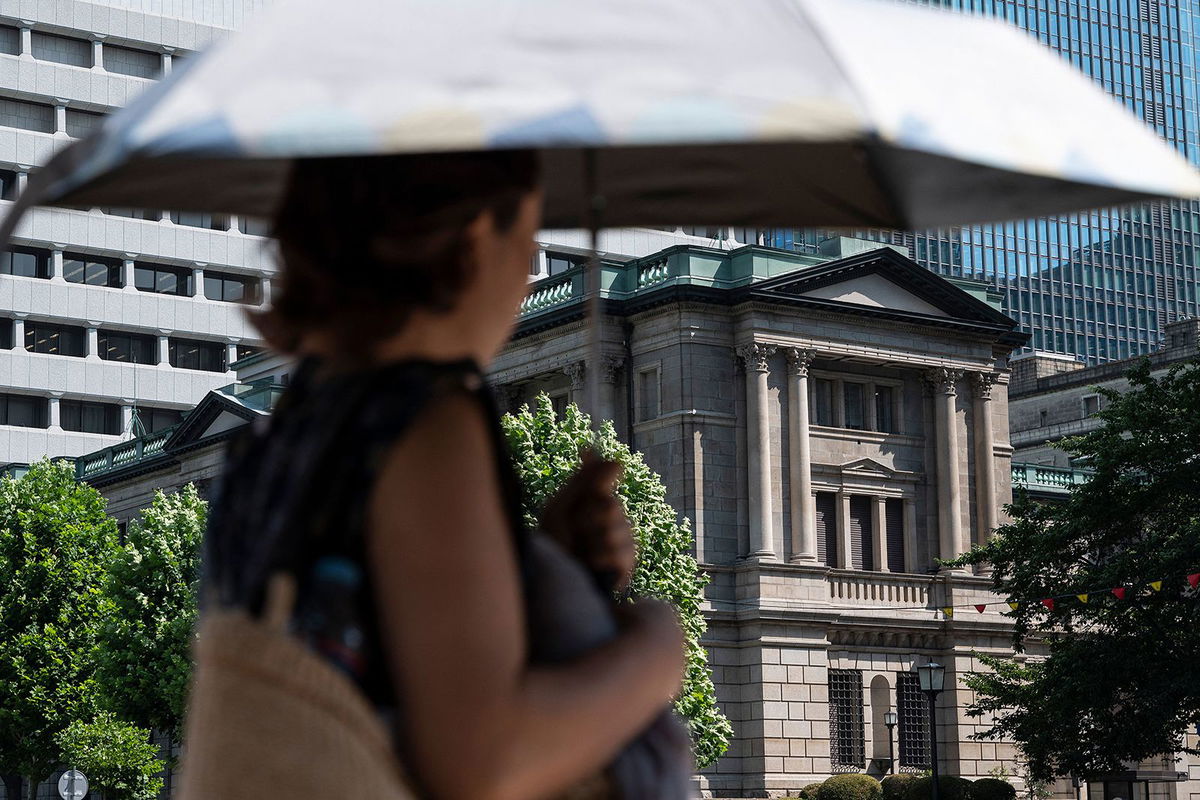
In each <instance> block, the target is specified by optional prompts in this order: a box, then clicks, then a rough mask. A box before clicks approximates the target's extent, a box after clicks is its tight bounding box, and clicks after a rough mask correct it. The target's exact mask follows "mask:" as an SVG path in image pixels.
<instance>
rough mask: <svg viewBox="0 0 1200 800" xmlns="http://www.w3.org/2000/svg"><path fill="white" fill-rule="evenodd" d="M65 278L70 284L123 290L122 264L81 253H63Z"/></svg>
mask: <svg viewBox="0 0 1200 800" xmlns="http://www.w3.org/2000/svg"><path fill="white" fill-rule="evenodd" d="M63 278H65V279H66V280H67V281H68V282H69V283H83V284H87V285H88V286H108V287H111V288H114V289H119V288H121V285H122V284H121V262H120V261H117V260H115V259H111V258H99V257H97V256H87V255H82V254H79V253H63Z"/></svg>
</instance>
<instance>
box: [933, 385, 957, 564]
mask: <svg viewBox="0 0 1200 800" xmlns="http://www.w3.org/2000/svg"><path fill="white" fill-rule="evenodd" d="M960 377H962V371H961V370H956V369H946V368H944V367H941V368H938V369H931V370H929V371H928V372H926V373H925V378H926V380H927V381H928V383H929V386H930V388H931V389H932V390H933V402H934V410H935V413H936V417H937V435H936V437H935V439H934V446H935V447H936V448H937V484H938V542H939V547H938V550H939V552H940V557H941V558H944V559H949V558H954V557H955V556H957V555H959V554H960V553H962V552H963V544H964V539H963V533H962V488H961V487H960V486H959V475H958V431H957V426H956V425H955V413H954V405H955V403H954V401H955V398H956V397H957V396H958V393H957V390H956V388H955V384H956V383H957V382H958V379H959V378H960Z"/></svg>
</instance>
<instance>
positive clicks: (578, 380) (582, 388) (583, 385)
mask: <svg viewBox="0 0 1200 800" xmlns="http://www.w3.org/2000/svg"><path fill="white" fill-rule="evenodd" d="M562 371H563V374H564V375H566V376H567V378H569V379H570V381H571V402H572V403H574V404H575V405H577V406H579V407H580V408H583V407H584V406H586V405H587V403H586V402H585V398H586V396H587V391H586V389H587V365H586V364H584V363H583V362H582V361H572V362H571V363H570V364H567V365H566V366H565V367H563V368H562ZM583 410H584V411H586V412H587V413H589V414H591V413H593V411H592V409H590V408H583Z"/></svg>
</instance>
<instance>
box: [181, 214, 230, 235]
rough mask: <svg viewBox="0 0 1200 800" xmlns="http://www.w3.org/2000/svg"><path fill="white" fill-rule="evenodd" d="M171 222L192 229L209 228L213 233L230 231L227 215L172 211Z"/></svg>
mask: <svg viewBox="0 0 1200 800" xmlns="http://www.w3.org/2000/svg"><path fill="white" fill-rule="evenodd" d="M171 221H172V222H174V223H175V224H176V225H187V226H188V227H191V228H208V229H209V230H213V231H227V230H229V216H228V215H227V214H209V213H207V212H203V211H172V212H171Z"/></svg>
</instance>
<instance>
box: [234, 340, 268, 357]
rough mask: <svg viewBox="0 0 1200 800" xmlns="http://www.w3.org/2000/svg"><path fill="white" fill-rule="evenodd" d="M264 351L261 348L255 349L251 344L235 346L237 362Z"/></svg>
mask: <svg viewBox="0 0 1200 800" xmlns="http://www.w3.org/2000/svg"><path fill="white" fill-rule="evenodd" d="M264 349H265V348H262V347H255V346H254V345H252V344H239V345H238V346H237V357H238V361H241V360H242V359H243V358H249V357H250V356H253V355H257V354H258V353H261V352H263V350H264Z"/></svg>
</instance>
